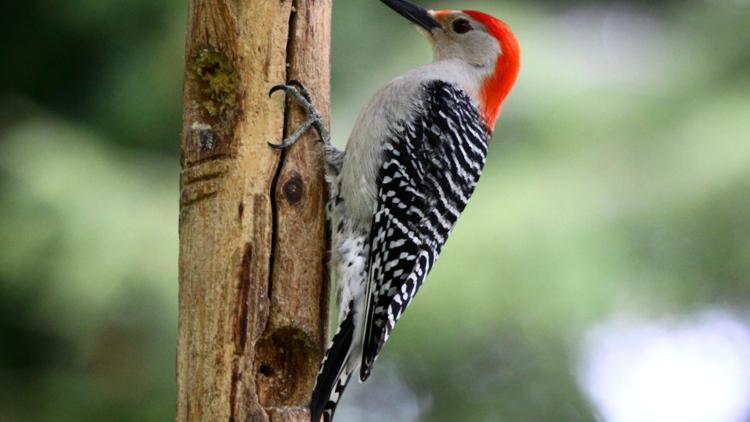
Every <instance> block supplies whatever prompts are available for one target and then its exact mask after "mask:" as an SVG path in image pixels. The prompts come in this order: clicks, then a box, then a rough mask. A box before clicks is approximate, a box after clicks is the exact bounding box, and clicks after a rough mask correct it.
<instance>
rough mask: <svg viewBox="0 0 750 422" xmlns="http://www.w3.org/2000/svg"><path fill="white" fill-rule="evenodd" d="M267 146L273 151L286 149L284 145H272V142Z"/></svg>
mask: <svg viewBox="0 0 750 422" xmlns="http://www.w3.org/2000/svg"><path fill="white" fill-rule="evenodd" d="M268 146H269V147H271V148H273V149H278V150H282V149H286V148H287V146H286V145H284V144H274V143H273V142H268Z"/></svg>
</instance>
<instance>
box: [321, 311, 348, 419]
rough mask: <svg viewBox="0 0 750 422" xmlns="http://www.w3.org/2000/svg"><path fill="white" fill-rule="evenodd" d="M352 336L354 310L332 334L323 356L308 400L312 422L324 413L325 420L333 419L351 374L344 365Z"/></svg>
mask: <svg viewBox="0 0 750 422" xmlns="http://www.w3.org/2000/svg"><path fill="white" fill-rule="evenodd" d="M353 337H354V312H353V311H352V312H349V315H347V316H346V318H345V319H344V321H343V322H342V323H341V325H340V326H339V331H338V332H337V333H336V335H335V336H333V342H332V343H331V347H329V348H328V351H327V352H326V355H325V358H323V363H322V367H321V369H320V372H319V373H318V379H317V380H316V382H315V389H313V394H312V400H311V402H310V415H311V421H312V422H320V418H321V416H323V415H324V414H325V419H324V420H325V421H326V422H330V421H331V420H333V413H334V412H335V411H336V404H337V403H338V400H339V398H340V397H341V394H342V393H343V392H344V388H346V384H347V383H348V382H349V375H351V374H350V372H347V371H346V370H345V367H346V364H347V361H348V358H349V351H350V349H351V345H352V340H353ZM334 393H335V394H334Z"/></svg>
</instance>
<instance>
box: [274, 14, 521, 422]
mask: <svg viewBox="0 0 750 422" xmlns="http://www.w3.org/2000/svg"><path fill="white" fill-rule="evenodd" d="M381 1H382V2H383V3H385V4H386V5H388V6H389V7H391V8H392V9H393V10H395V11H396V12H398V13H399V14H401V15H402V16H404V17H405V18H406V19H408V20H410V21H411V22H412V23H414V24H416V25H417V26H418V28H419V29H420V30H421V32H423V33H424V34H425V35H426V37H427V39H428V40H429V41H430V43H431V44H432V49H433V56H434V60H433V62H432V63H431V64H428V65H425V66H422V67H419V68H417V69H414V70H412V71H410V72H408V73H406V74H404V75H402V76H400V77H398V78H396V79H395V80H393V81H392V82H390V83H389V84H387V85H386V86H385V87H384V88H382V89H381V90H380V91H378V92H377V93H376V94H375V96H374V97H373V98H372V100H370V102H369V103H368V104H367V105H366V106H365V107H364V109H363V110H362V112H361V113H360V116H359V118H358V120H357V122H356V124H355V126H354V129H353V131H352V133H351V136H350V137H349V141H348V143H347V146H346V150H345V151H341V150H339V149H337V148H336V147H335V146H333V145H332V144H331V143H330V136H329V133H328V131H327V129H326V128H325V126H324V124H323V122H322V119H321V116H320V113H318V111H317V110H316V109H315V106H314V105H313V102H312V99H311V97H310V95H309V93H308V92H307V91H306V90H305V88H304V86H302V85H301V84H299V83H298V82H291V83H290V84H288V85H279V86H276V87H274V88H273V89H272V90H271V93H272V94H273V92H276V91H279V90H283V91H285V92H286V93H287V95H291V96H292V97H293V98H294V99H295V100H296V101H297V102H298V103H299V104H300V105H301V106H303V107H304V108H305V109H306V110H307V113H308V116H309V119H308V121H307V122H306V123H304V124H303V125H302V126H301V127H300V128H299V129H298V130H296V131H295V132H294V133H293V134H292V135H291V136H290V137H289V138H287V139H285V140H284V141H283V142H282V143H281V144H280V145H276V147H277V148H286V147H289V146H291V145H292V144H294V142H296V141H297V139H298V138H299V137H300V136H301V134H302V133H304V132H305V131H307V130H308V129H310V128H311V127H312V128H314V129H316V130H317V131H318V133H319V135H320V137H321V139H322V141H323V144H324V152H325V165H326V180H327V182H328V187H329V195H330V196H329V197H330V200H329V203H328V209H327V212H328V217H329V220H330V223H331V227H332V231H333V233H332V245H331V266H332V268H334V269H335V272H336V276H337V289H336V290H337V302H338V309H339V311H338V321H339V328H338V331H337V332H336V334H335V336H334V337H333V340H332V342H331V345H330V347H329V348H328V351H327V352H326V354H325V357H324V359H323V362H322V364H321V369H320V372H319V373H318V377H317V380H316V384H315V388H314V390H313V393H312V400H311V403H310V413H311V421H312V422H320V420H321V417H322V418H323V420H324V421H326V422H330V421H332V420H333V415H334V412H335V410H336V405H337V403H338V401H339V399H340V398H341V395H342V393H343V391H344V389H345V388H346V385H347V383H348V382H349V380H350V378H351V376H352V374H355V373H357V372H358V373H357V375H358V377H359V380H360V382H362V381H365V380H366V379H367V377H368V376H369V375H370V371H371V370H372V367H373V363H374V362H375V359H376V358H377V357H378V354H379V353H380V351H381V349H382V348H383V345H384V344H385V342H386V340H387V339H388V336H389V335H390V334H391V331H392V330H393V328H394V326H395V325H396V322H397V321H398V320H399V318H400V317H401V315H402V314H403V313H404V310H405V309H406V308H407V306H409V304H410V303H411V301H412V299H413V298H414V296H415V295H416V293H417V291H418V290H419V288H420V287H421V286H422V283H423V282H424V281H425V278H426V277H427V274H428V273H429V272H430V269H431V268H432V266H433V264H434V263H435V260H436V259H437V257H438V254H439V253H440V250H441V249H442V247H443V245H444V244H445V242H446V240H447V238H448V235H449V234H450V232H451V230H452V229H453V226H454V225H455V223H456V220H457V219H458V216H459V215H460V213H461V212H462V211H463V209H464V207H465V206H466V203H467V201H468V200H469V198H470V197H471V194H472V192H473V191H474V187H475V186H476V184H477V181H478V180H479V176H480V174H481V171H482V168H483V166H484V163H485V160H486V158H487V150H488V146H489V141H490V137H491V135H492V133H493V130H494V127H495V122H496V120H497V118H498V117H499V115H500V111H501V107H502V104H503V101H504V100H505V98H506V97H507V95H508V93H509V92H510V91H511V89H512V87H513V85H514V83H515V81H516V78H517V76H518V72H519V67H520V50H519V46H518V41H517V40H516V37H515V36H514V35H513V32H512V31H511V29H510V28H509V27H508V26H507V25H506V24H505V23H503V22H502V21H500V20H498V19H496V18H494V17H492V16H490V15H487V14H485V13H482V12H477V11H473V10H463V11H459V10H426V9H424V8H422V7H420V6H417V5H415V4H412V3H409V2H407V1H404V0H381Z"/></svg>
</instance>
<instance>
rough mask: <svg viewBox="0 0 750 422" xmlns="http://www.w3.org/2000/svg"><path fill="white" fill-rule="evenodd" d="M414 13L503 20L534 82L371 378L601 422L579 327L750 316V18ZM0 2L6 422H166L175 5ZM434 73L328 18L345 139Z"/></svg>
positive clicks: (555, 9)
mask: <svg viewBox="0 0 750 422" xmlns="http://www.w3.org/2000/svg"><path fill="white" fill-rule="evenodd" d="M425 3H426V5H428V6H431V7H435V8H441V7H456V8H459V7H464V8H465V7H470V8H477V9H482V10H485V11H488V12H490V13H493V14H495V15H497V16H500V17H502V18H503V19H504V20H506V21H507V22H508V23H509V24H510V25H511V26H512V27H513V28H514V29H515V31H516V32H517V34H518V37H519V39H520V41H521V44H522V47H523V69H522V75H521V79H520V81H519V84H518V87H517V88H516V90H515V91H514V92H513V94H512V95H511V98H510V100H509V102H508V103H507V105H506V108H505V111H504V114H503V116H502V117H501V121H500V124H499V126H498V128H497V130H496V136H495V139H494V143H493V146H492V150H491V154H490V155H491V156H490V161H489V163H488V165H487V169H486V172H485V174H484V175H483V179H482V183H481V184H480V186H479V188H478V190H477V193H476V195H475V198H474V199H473V200H472V202H471V204H470V205H469V207H468V209H467V211H466V213H465V216H464V217H463V218H462V220H461V223H460V224H459V225H458V227H457V229H456V230H455V232H454V235H453V236H452V238H451V241H450V242H449V243H448V245H447V247H446V248H445V250H444V252H443V255H442V257H441V259H440V261H439V263H438V265H437V267H436V268H435V270H434V272H433V274H432V275H431V277H430V280H429V282H428V286H427V288H425V289H423V290H422V292H421V293H420V296H419V299H418V300H417V301H416V302H415V304H414V305H413V306H412V307H411V308H410V310H409V312H408V313H407V314H406V316H405V317H404V318H403V320H402V322H401V323H400V324H399V328H398V329H397V330H396V332H395V334H394V336H393V337H392V340H391V341H390V342H389V345H388V346H387V347H386V349H385V351H384V354H383V357H382V359H381V361H380V362H379V365H383V366H386V365H393V366H394V367H395V368H396V369H397V371H398V372H399V373H400V374H401V377H402V378H403V380H404V382H405V383H406V384H407V386H408V387H409V388H410V389H412V390H413V391H414V392H415V394H416V395H417V396H418V397H420V398H426V401H428V402H429V406H426V408H425V409H423V410H422V411H421V413H420V416H419V419H420V420H425V421H428V420H429V421H456V420H471V421H495V420H521V421H527V420H528V421H531V420H533V421H582V420H593V419H595V417H596V412H595V411H594V410H593V409H592V407H591V405H590V404H589V403H588V401H587V399H586V398H585V397H584V396H583V394H582V393H581V390H580V389H579V387H578V385H577V382H576V370H577V366H576V365H577V359H578V353H579V341H580V339H581V337H582V335H583V333H584V331H585V330H586V328H587V327H589V326H591V324H593V323H596V322H597V321H599V320H601V319H603V318H606V317H607V316H609V315H611V314H613V313H617V312H623V311H624V312H634V313H639V314H645V315H678V314H680V313H683V312H689V311H690V310H691V309H696V308H701V307H704V306H720V307H726V308H729V309H742V308H743V307H746V306H747V305H748V303H750V283H749V280H748V274H750V218H748V217H749V216H750V72H748V68H749V66H750V3H748V2H747V1H741V0H736V1H734V0H716V1H712V2H697V1H691V2H679V3H678V2H633V3H622V2H617V3H615V2H613V3H608V2H590V1H580V0H569V1H566V2H544V1H538V2H521V1H513V2H502V3H501V2H495V1H492V2H486V1H485V2H481V5H475V4H471V2H458V1H455V0H452V1H450V2H449V4H447V3H446V4H444V3H440V2H435V1H431V2H425ZM475 3H476V2H475ZM6 6H7V9H9V10H7V11H6V13H4V14H2V15H0V23H1V25H0V27H1V28H2V29H0V31H3V33H2V36H0V44H1V45H2V50H1V51H3V53H4V55H5V56H4V65H3V66H0V195H1V196H0V198H2V201H0V216H2V218H0V241H2V244H3V245H4V247H3V253H2V254H0V338H1V339H2V340H1V341H2V347H0V420H24V421H25V420H29V421H31V420H33V421H60V420H77V421H85V420H91V421H98V420H123V421H125V420H133V421H136V420H137V421H143V420H148V421H151V420H153V421H163V420H169V419H172V418H173V415H174V408H175V404H174V401H175V388H174V348H175V345H174V343H175V336H176V300H177V299H176V288H177V282H176V262H177V256H176V255H177V211H178V206H177V203H178V170H179V168H178V144H179V130H180V119H181V104H180V102H181V81H180V76H181V75H182V67H183V58H182V54H183V52H182V50H183V45H184V40H183V36H184V32H185V29H184V27H185V21H186V17H185V4H184V2H181V1H180V2H178V1H167V2H149V1H145V0H125V1H119V2H101V1H92V0H72V1H69V2H61V3H54V4H52V3H49V2H41V1H39V0H33V1H28V2H11V3H9V4H8V5H6ZM429 56H430V55H429V49H428V47H427V46H426V44H425V42H424V41H423V40H421V39H420V37H419V35H417V33H416V32H415V31H414V30H413V29H412V28H410V27H409V25H407V24H406V23H405V22H403V21H402V20H401V19H400V18H399V17H397V16H394V15H393V13H392V12H390V11H389V10H388V9H387V8H384V7H383V6H382V5H381V4H380V3H379V2H376V1H363V0H358V1H346V2H344V1H337V2H335V6H334V40H333V75H332V76H333V107H334V108H333V130H334V136H335V139H336V141H337V142H338V143H339V144H342V145H343V144H344V143H345V140H346V137H347V133H348V131H349V130H350V128H351V126H352V124H353V121H354V118H355V117H356V114H354V113H353V112H352V110H358V109H359V108H360V107H361V106H362V105H363V104H364V102H365V101H366V100H367V98H368V96H369V95H371V93H372V92H373V91H374V90H375V89H376V88H377V87H378V86H380V85H382V84H384V83H385V82H387V81H388V80H389V79H391V78H393V77H394V76H396V75H398V74H399V73H401V72H403V71H405V70H407V69H409V68H411V67H414V66H416V65H418V64H421V63H424V62H426V61H428V60H429ZM381 362H382V363H381ZM376 372H377V369H376ZM344 402H346V400H344Z"/></svg>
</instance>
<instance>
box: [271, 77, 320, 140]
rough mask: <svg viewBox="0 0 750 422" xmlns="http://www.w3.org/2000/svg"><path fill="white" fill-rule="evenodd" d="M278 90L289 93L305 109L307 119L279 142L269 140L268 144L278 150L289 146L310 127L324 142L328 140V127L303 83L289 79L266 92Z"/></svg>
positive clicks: (272, 92)
mask: <svg viewBox="0 0 750 422" xmlns="http://www.w3.org/2000/svg"><path fill="white" fill-rule="evenodd" d="M278 91H284V92H285V93H286V94H288V95H291V96H292V98H294V99H295V100H296V102H297V103H298V104H299V105H300V106H302V108H304V109H305V111H306V112H307V116H308V119H307V121H306V122H305V123H303V124H302V125H301V126H300V127H299V128H297V130H295V131H294V133H292V134H291V135H289V136H288V137H287V138H286V139H284V140H283V141H282V142H281V143H280V144H275V143H272V142H269V143H268V145H270V146H271V147H272V148H274V149H280V150H283V149H286V148H289V147H290V146H292V145H294V143H295V142H297V141H298V140H299V138H300V137H302V135H304V133H305V132H307V130H308V129H310V128H311V127H314V128H315V130H316V131H317V132H318V135H320V138H321V140H323V141H324V142H325V143H328V142H330V137H329V134H328V129H326V127H325V124H324V123H323V117H322V116H321V114H320V112H318V109H317V108H315V105H313V102H312V96H311V95H310V92H309V91H308V90H307V88H305V86H304V85H302V83H301V82H300V81H297V80H291V81H289V83H288V84H286V85H275V86H273V87H272V88H271V90H270V91H269V92H268V96H269V97H270V96H272V95H273V94H274V93H276V92H278Z"/></svg>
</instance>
